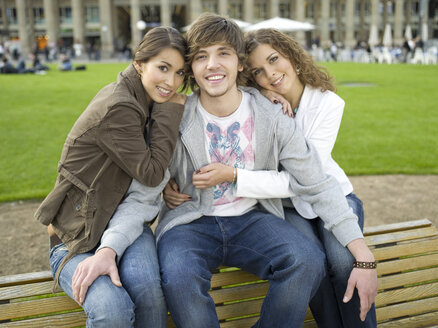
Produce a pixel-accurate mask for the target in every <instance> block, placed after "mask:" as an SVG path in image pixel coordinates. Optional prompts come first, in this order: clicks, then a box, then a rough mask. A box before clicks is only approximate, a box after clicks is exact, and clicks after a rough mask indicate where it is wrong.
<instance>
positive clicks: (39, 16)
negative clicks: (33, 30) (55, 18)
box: [32, 7, 46, 24]
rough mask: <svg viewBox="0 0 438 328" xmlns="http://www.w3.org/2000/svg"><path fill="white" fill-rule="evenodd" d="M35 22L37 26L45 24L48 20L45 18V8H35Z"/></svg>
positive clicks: (33, 9)
mask: <svg viewBox="0 0 438 328" xmlns="http://www.w3.org/2000/svg"><path fill="white" fill-rule="evenodd" d="M32 13H33V21H34V22H35V24H45V22H46V19H45V17H44V8H43V7H33V8H32Z"/></svg>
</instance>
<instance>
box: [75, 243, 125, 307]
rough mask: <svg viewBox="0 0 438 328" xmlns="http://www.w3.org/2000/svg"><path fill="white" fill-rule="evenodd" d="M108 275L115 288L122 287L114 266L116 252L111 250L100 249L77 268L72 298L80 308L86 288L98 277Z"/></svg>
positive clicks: (106, 248)
mask: <svg viewBox="0 0 438 328" xmlns="http://www.w3.org/2000/svg"><path fill="white" fill-rule="evenodd" d="M103 275H109V276H110V278H111V281H112V283H113V284H114V285H116V286H117V287H122V283H121V282H120V277H119V271H118V269H117V265H116V252H115V251H114V250H113V249H112V248H108V247H105V248H102V249H100V250H99V251H98V252H97V253H96V254H94V255H93V256H90V257H89V258H87V259H85V260H84V261H82V262H81V263H79V265H78V266H77V268H76V270H75V273H74V274H73V278H72V289H73V297H74V299H75V300H76V302H78V304H79V305H81V306H82V304H83V303H84V300H85V296H86V294H87V291H88V287H90V286H91V284H92V283H93V282H94V281H95V280H96V279H97V278H98V277H99V276H103Z"/></svg>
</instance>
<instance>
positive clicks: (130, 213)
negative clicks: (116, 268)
mask: <svg viewBox="0 0 438 328" xmlns="http://www.w3.org/2000/svg"><path fill="white" fill-rule="evenodd" d="M168 181H169V171H167V170H166V174H165V178H164V179H163V181H162V182H161V183H160V184H159V185H158V186H157V187H154V188H152V187H146V186H145V185H143V184H141V183H140V182H138V181H137V180H135V179H133V180H132V182H131V186H130V187H129V189H128V192H127V194H126V198H125V199H124V200H123V201H122V202H121V203H120V204H119V206H118V207H117V209H116V211H115V213H114V215H113V216H112V218H111V220H110V221H109V223H108V226H107V228H106V229H105V231H104V233H103V235H102V238H101V244H100V246H99V248H98V249H97V250H99V249H101V248H104V247H109V248H112V249H113V250H114V251H115V252H116V253H117V261H119V260H120V258H121V257H122V256H123V253H124V252H125V250H126V249H127V248H128V247H129V246H130V245H131V244H132V243H133V242H134V241H135V240H136V239H137V238H138V237H139V236H140V235H141V234H142V232H143V229H144V224H145V222H151V221H152V220H153V219H154V218H155V217H156V216H157V215H158V212H159V210H160V208H161V204H162V200H161V192H162V191H163V189H164V187H165V186H166V183H167V182H168Z"/></svg>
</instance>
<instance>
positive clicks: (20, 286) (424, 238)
mask: <svg viewBox="0 0 438 328" xmlns="http://www.w3.org/2000/svg"><path fill="white" fill-rule="evenodd" d="M364 234H365V236H366V237H365V238H366V242H367V244H368V245H369V247H370V248H371V250H372V252H373V253H374V256H375V258H376V260H377V261H378V262H379V263H378V267H377V272H378V283H379V294H378V295H377V298H376V309H377V319H378V322H379V328H380V327H395V326H397V327H427V326H432V325H434V324H436V323H438V233H437V230H436V228H435V227H434V226H433V225H432V224H431V222H430V221H428V220H417V221H410V222H405V223H398V224H389V225H382V226H376V227H368V228H365V231H364ZM52 286H53V282H52V277H51V274H50V273H49V272H37V273H29V274H19V275H14V276H7V277H0V327H47V326H49V325H51V324H53V325H54V326H62V327H77V326H85V320H86V316H85V314H84V312H83V311H82V309H81V308H80V307H79V306H78V305H77V303H75V302H74V301H73V300H71V299H70V298H69V297H68V296H66V295H65V294H64V293H62V292H61V291H60V293H57V294H52ZM211 287H212V288H211V295H212V297H213V299H214V301H215V303H216V309H217V313H218V317H219V320H220V322H221V327H222V328H238V327H239V328H240V327H250V326H252V325H253V324H254V323H255V322H256V321H257V319H258V313H259V311H260V307H261V304H262V302H263V297H264V296H265V295H266V292H267V290H268V288H269V284H268V283H267V282H266V281H263V280H260V279H259V278H258V277H257V276H254V275H252V274H250V273H247V272H245V271H241V270H239V269H236V268H225V267H223V268H220V269H219V270H217V272H215V273H214V275H213V278H212V281H211ZM169 327H174V325H173V323H172V322H171V319H170V318H169ZM305 327H316V325H315V323H314V321H313V319H312V316H311V313H310V311H308V314H307V318H306V323H305Z"/></svg>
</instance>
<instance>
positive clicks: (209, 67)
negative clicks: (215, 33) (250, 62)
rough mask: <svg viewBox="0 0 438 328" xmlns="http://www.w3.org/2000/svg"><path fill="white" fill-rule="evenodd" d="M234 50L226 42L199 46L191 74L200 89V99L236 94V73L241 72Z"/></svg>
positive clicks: (241, 68)
mask: <svg viewBox="0 0 438 328" xmlns="http://www.w3.org/2000/svg"><path fill="white" fill-rule="evenodd" d="M242 70H243V66H242V65H241V64H240V63H239V58H238V56H237V54H236V51H235V50H234V49H233V48H232V47H230V46H229V45H227V44H222V43H219V44H214V45H211V46H208V47H203V48H200V49H199V51H198V52H197V53H196V54H195V55H194V58H193V62H192V71H193V76H194V78H195V80H196V83H197V84H198V86H199V89H200V91H201V93H200V94H201V101H202V99H206V98H216V97H222V96H227V97H228V96H229V95H234V94H237V83H236V79H237V74H238V72H242Z"/></svg>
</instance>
